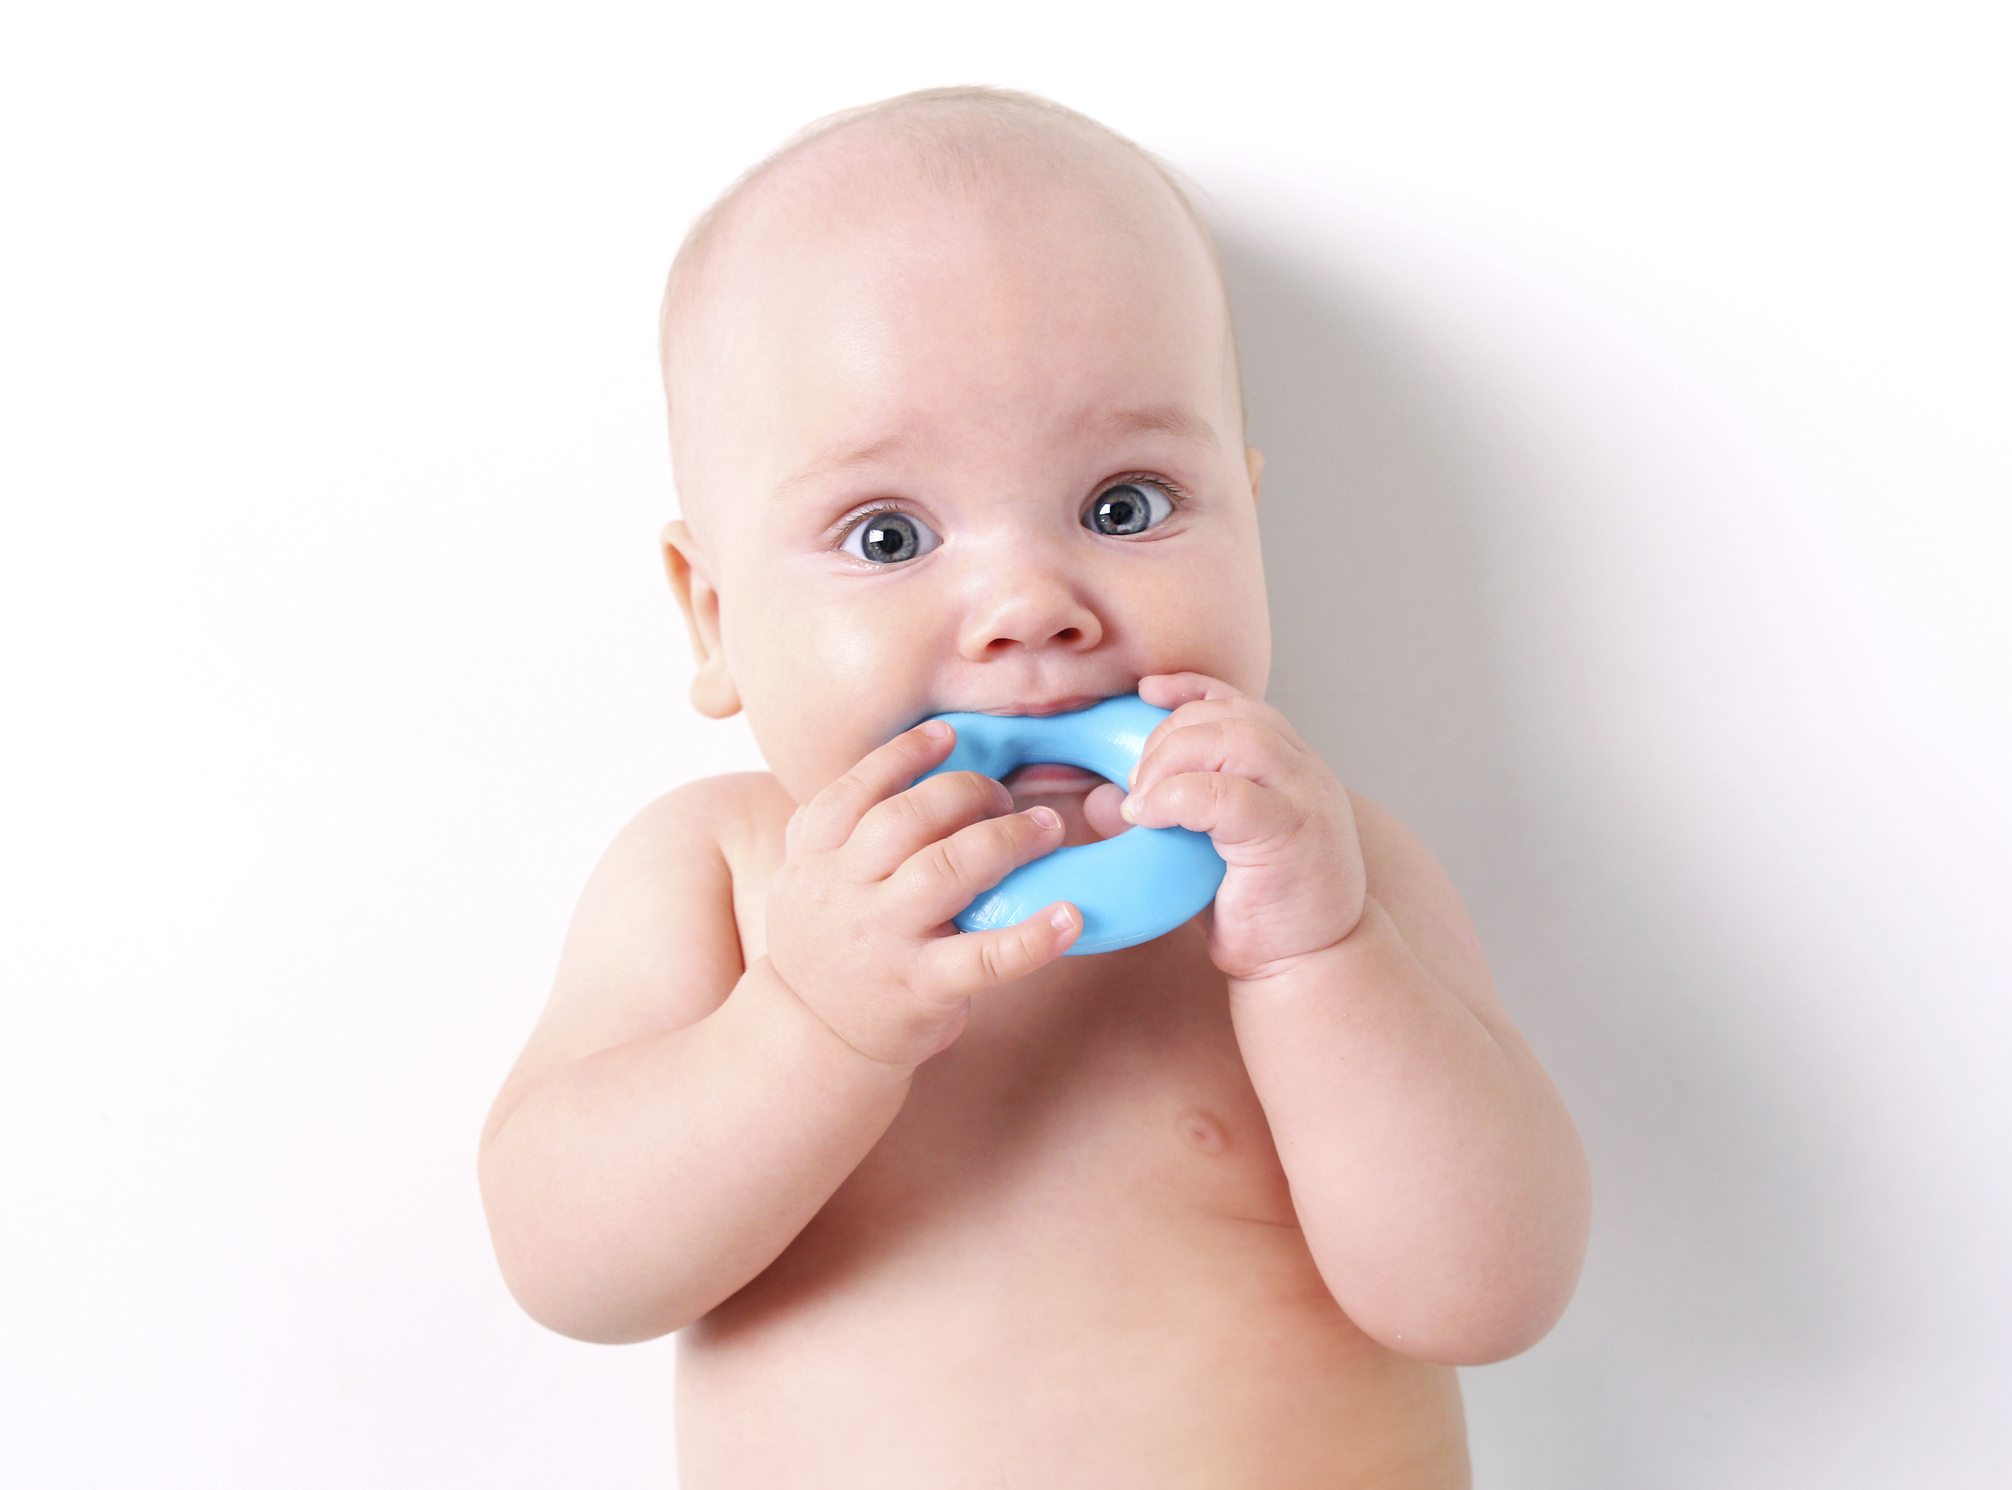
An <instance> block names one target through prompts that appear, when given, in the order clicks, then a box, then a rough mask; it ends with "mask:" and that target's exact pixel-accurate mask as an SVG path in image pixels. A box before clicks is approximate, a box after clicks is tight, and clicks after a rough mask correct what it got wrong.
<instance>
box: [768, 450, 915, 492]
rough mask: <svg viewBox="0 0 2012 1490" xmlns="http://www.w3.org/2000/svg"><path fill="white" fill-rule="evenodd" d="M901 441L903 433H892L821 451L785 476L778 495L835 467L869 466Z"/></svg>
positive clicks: (836, 468) (802, 484)
mask: <svg viewBox="0 0 2012 1490" xmlns="http://www.w3.org/2000/svg"><path fill="white" fill-rule="evenodd" d="M901 444H902V438H901V436H900V435H889V436H887V437H886V438H885V439H880V440H875V441H873V442H872V443H870V444H866V445H861V446H859V447H857V448H856V449H852V450H839V451H834V452H832V453H830V454H827V455H820V456H818V457H817V458H816V459H815V460H813V461H812V462H811V463H810V464H809V465H807V466H804V467H802V468H801V469H799V470H797V471H795V472H793V473H792V474H790V475H788V476H785V477H783V479H782V481H781V482H780V483H779V484H778V485H777V487H776V489H775V498H776V500H777V501H782V500H784V499H785V498H787V497H788V496H789V495H790V493H792V492H794V491H795V490H796V489H797V488H798V487H800V486H806V485H808V484H810V483H811V482H813V481H816V480H817V479H819V478H820V477H823V476H829V475H831V474H832V473H833V472H835V471H849V470H852V469H853V468H855V467H857V466H870V465H873V464H874V463H875V462H877V461H882V460H885V459H886V458H887V457H888V456H889V455H892V454H893V453H894V452H895V451H896V450H897V449H899V448H900V446H901Z"/></svg>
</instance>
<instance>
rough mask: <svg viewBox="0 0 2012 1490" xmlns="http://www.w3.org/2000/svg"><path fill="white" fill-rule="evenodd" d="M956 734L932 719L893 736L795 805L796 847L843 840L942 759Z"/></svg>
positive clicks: (830, 845) (822, 846) (825, 847)
mask: <svg viewBox="0 0 2012 1490" xmlns="http://www.w3.org/2000/svg"><path fill="white" fill-rule="evenodd" d="M956 743H957V732H956V731H955V730H953V729H952V728H951V727H950V726H949V725H947V724H944V723H943V722H942V721H941V720H936V719H932V720H930V721H929V722H928V723H927V724H919V725H917V726H916V727H915V728H914V729H912V730H908V731H905V732H904V733H902V734H898V735H896V736H895V737H894V738H893V739H892V740H889V741H888V742H887V743H886V744H885V745H883V746H881V747H880V748H879V749H878V750H874V751H869V752H868V753H867V755H866V757H865V759H863V760H861V761H860V763H859V764H858V765H856V766H854V767H853V768H852V769H851V770H850V771H848V772H846V773H845V775H843V776H841V777H839V778H838V780H836V781H834V782H833V783H832V784H831V785H830V786H828V787H826V788H825V789H824V790H823V791H821V792H819V793H818V794H817V795H816V796H814V797H812V798H811V799H810V801H808V802H806V803H805V804H804V805H803V807H802V808H800V809H799V812H800V814H801V815H800V818H799V819H798V820H797V823H796V830H795V845H796V846H797V847H800V848H803V849H807V850H809V851H811V852H813V853H820V852H827V851H829V850H831V849H835V848H837V847H839V846H840V845H841V844H843V843H844V842H845V841H846V840H847V839H848V838H850V837H851V836H852V830H853V829H854V828H856V827H858V826H859V820H860V819H861V818H863V817H865V816H866V814H867V813H869V812H871V811H872V810H873V808H874V807H875V806H876V805H877V804H878V803H880V802H882V801H885V800H886V799H887V798H888V797H891V796H893V795H894V794H895V793H896V792H898V791H901V790H902V789H904V788H905V787H907V786H908V784H909V783H910V782H912V781H914V780H915V778H916V777H918V776H920V775H921V774H922V773H923V772H925V771H927V770H929V769H930V768H931V767H933V766H938V765H941V764H942V763H943V760H944V758H945V757H946V756H948V755H949V754H950V749H951V747H952V746H953V745H955V744H956Z"/></svg>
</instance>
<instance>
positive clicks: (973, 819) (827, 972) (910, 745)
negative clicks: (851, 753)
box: [768, 720, 1083, 1066]
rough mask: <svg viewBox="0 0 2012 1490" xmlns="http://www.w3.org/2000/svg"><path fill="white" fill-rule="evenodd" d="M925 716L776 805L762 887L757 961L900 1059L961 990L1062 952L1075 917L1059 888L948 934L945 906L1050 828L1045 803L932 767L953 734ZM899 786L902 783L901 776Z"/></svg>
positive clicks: (941, 1024) (1046, 846)
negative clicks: (781, 844) (1059, 897)
mask: <svg viewBox="0 0 2012 1490" xmlns="http://www.w3.org/2000/svg"><path fill="white" fill-rule="evenodd" d="M956 738H957V737H956V733H955V731H953V730H952V729H951V727H950V726H949V725H947V724H943V723H940V722H938V721H934V720H932V721H931V722H929V723H928V724H924V725H920V726H918V727H917V728H915V729H912V730H910V731H908V733H906V734H904V735H899V736H897V737H896V738H895V739H893V740H891V741H889V742H888V743H887V744H885V745H883V746H881V747H880V748H879V749H878V750H876V751H874V752H873V753H872V754H870V755H868V756H867V757H866V758H865V759H864V760H862V761H861V762H860V763H859V764H858V765H857V766H855V767H854V768H853V769H852V771H851V772H850V773H849V774H848V775H845V776H842V777H840V778H839V779H838V780H837V781H835V782H833V783H832V784H831V785H830V786H828V787H826V788H825V789H824V790H823V791H821V792H819V793H818V794H817V795H816V796H815V797H813V798H811V800H810V801H809V802H807V803H805V804H804V805H803V806H802V807H800V808H798V809H797V811H796V814H795V815H794V816H793V817H791V818H790V821H789V831H788V834H787V837H786V839H785V849H786V858H785V859H784V861H783V866H782V868H781V869H779V870H778V871H777V872H776V877H775V880H774V883H773V885H772V887H771V888H770V891H769V901H768V937H769V952H768V955H769V962H770V965H771V966H772V967H773V968H774V969H775V971H776V973H777V975H778V976H780V977H781V978H782V980H783V982H784V983H786V984H788V985H789V987H790V989H791V990H792V991H793V992H794V993H795V994H796V996H797V997H798V998H799V999H801V1000H802V1001H803V1002H804V1003H805V1004H807V1005H808V1006H809V1007H810V1008H811V1009H812V1010H813V1011H814V1012H815V1013H816V1014H817V1015H818V1016H819V1017H820V1018H821V1019H823V1020H824V1022H825V1023H826V1024H828V1025H830V1026H831V1028H832V1029H833V1031H835V1032H836V1033H837V1035H838V1036H839V1038H840V1039H842V1040H844V1041H845V1042H846V1043H847V1044H848V1045H850V1046H852V1048H853V1049H855V1050H857V1051H859V1052H860V1054H862V1055H865V1056H868V1057H870V1058H872V1059H873V1060H877V1061H883V1062H885V1063H887V1064H889V1065H894V1066H912V1065H916V1064H918V1063H920V1062H921V1061H924V1060H926V1059H928V1058H929V1057H930V1056H932V1055H934V1054H936V1052H938V1051H939V1050H941V1049H943V1048H944V1047H945V1046H946V1045H948V1044H949V1043H950V1042H951V1041H952V1040H955V1039H956V1038H957V1036H958V1034H959V1032H960V1031H962V1030H963V1028H964V1022H965V1020H966V1018H967V1017H968V1016H969V1013H970V1002H971V996H972V995H973V994H974V993H980V992H982V991H984V990H985V989H987V988H994V987H997V986H998V985H999V984H1001V983H1010V982H1011V981H1012V980H1013V979H1015V978H1021V977H1025V976H1026V975H1027V974H1028V973H1031V972H1033V971H1034V970H1035V969H1036V968H1038V967H1041V966H1042V965H1043V964H1045V963H1048V962H1052V961H1053V960H1054V959H1055V958H1057V957H1060V956H1061V955H1062V953H1063V952H1064V951H1065V950H1066V949H1067V948H1068V946H1069V944H1070V943H1071V942H1073V941H1074V940H1075V939H1076V934H1077V933H1078V932H1079V931H1081V930H1082V928H1083V917H1082V913H1081V912H1079V911H1078V910H1077V909H1076V907H1074V906H1072V905H1070V904H1068V903H1067V902H1065V901H1058V902H1057V903H1056V904H1054V905H1051V906H1049V907H1047V908H1046V909H1045V910H1043V911H1041V912H1039V913H1038V914H1036V915H1033V916H1030V917H1028V918H1027V919H1026V920H1025V921H1022V922H1021V923H1020V924H1019V925H1017V926H1007V927H1002V928H1000V929H998V930H995V931H981V932H973V933H969V934H960V933H958V931H957V928H956V927H954V926H953V925H951V924H950V919H951V917H953V916H955V915H956V914H957V913H958V912H959V911H961V910H963V909H964V907H965V906H966V905H968V904H970V903H971V901H972V900H973V899H975V898H976V897H977V896H978V895H979V894H981V893H982V892H983V891H986V890H989V889H991V888H992V886H994V885H996V884H998V883H999V881H1000V880H1002V879H1004V878H1005V877H1006V876H1007V874H1008V873H1010V872H1011V871H1012V870H1014V869H1016V868H1018V867H1019V866H1020V865H1022V864H1025V863H1026V862H1027V861H1028V860H1030V859H1037V858H1039V857H1040V856H1041V855H1042V854H1045V853H1047V852H1048V851H1049V850H1051V849H1054V848H1058V847H1060V846H1061V843H1062V819H1061V817H1060V816H1059V815H1058V814H1057V813H1056V812H1055V811H1054V810H1053V809H1052V808H1048V807H1034V808H1030V809H1029V810H1028V811H1026V812H1015V811H1013V799H1012V796H1011V794H1010V793H1008V792H1007V790H1006V788H1005V787H1003V786H1001V785H1000V784H999V783H998V782H996V781H993V780H991V779H989V778H987V777H984V776H979V775H976V774H974V773H972V772H969V771H955V772H950V773H947V774H945V775H942V776H932V777H931V778H930V779H929V780H927V781H925V782H923V783H921V784H920V785H919V786H909V783H910V782H912V781H914V780H915V778H916V777H918V776H920V775H921V774H922V773H923V772H924V771H927V770H929V769H931V768H932V767H934V766H937V765H940V764H941V763H942V762H943V760H944V759H945V757H947V756H948V755H949V754H950V750H951V747H952V745H954V744H955V743H956ZM903 788H906V790H903Z"/></svg>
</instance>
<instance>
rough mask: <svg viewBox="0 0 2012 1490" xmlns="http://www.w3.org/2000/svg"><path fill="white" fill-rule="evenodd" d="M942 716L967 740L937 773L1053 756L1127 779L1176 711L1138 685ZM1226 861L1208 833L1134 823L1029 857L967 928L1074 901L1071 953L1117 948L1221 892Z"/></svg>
mask: <svg viewBox="0 0 2012 1490" xmlns="http://www.w3.org/2000/svg"><path fill="white" fill-rule="evenodd" d="M936 717H937V718H939V719H941V720H942V721H943V722H944V723H945V724H947V725H949V726H950V727H951V728H953V729H954V730H956V731H957V746H956V748H955V749H954V750H952V751H951V752H950V758H949V759H948V760H946V761H945V762H944V763H943V764H942V765H940V766H938V767H937V768H936V769H935V770H934V771H931V772H929V776H940V775H942V774H943V773H944V772H945V771H976V772H977V773H978V774H979V775H981V776H990V777H992V778H993V779H994V780H997V779H999V778H1000V777H1003V776H1005V775H1007V774H1008V773H1009V772H1011V771H1012V770H1013V769H1014V768H1015V767H1017V766H1032V765H1043V764H1053V765H1064V766H1080V767H1081V768H1082V769H1083V770H1085V771H1095V772H1096V773H1097V774H1098V775H1099V776H1103V777H1107V778H1109V779H1110V780H1112V781H1115V782H1118V783H1119V784H1120V785H1122V784H1123V783H1124V782H1125V780H1126V778H1128V777H1129V776H1130V775H1131V774H1132V768H1133V767H1134V766H1136V765H1137V764H1138V763H1139V752H1140V751H1141V750H1143V749H1144V748H1145V745H1146V736H1148V735H1150V734H1151V733H1152V732H1153V728H1154V726H1156V725H1157V724H1158V723H1159V722H1160V721H1161V720H1162V719H1165V718H1166V717H1167V711H1166V710H1165V709H1156V708H1154V707H1153V706H1152V705H1151V704H1149V703H1147V702H1146V701H1145V700H1144V699H1142V698H1140V697H1139V696H1138V695H1137V694H1132V695H1130V696H1128V697H1125V698H1107V699H1105V700H1104V701H1103V702H1102V703H1101V704H1097V705H1094V706H1093V707H1091V708H1088V709H1083V710H1080V711H1078V712H1076V713H1074V714H1049V715H1044V716H1041V717H1035V716H1033V715H999V714H939V715H937V716H936ZM922 779H923V780H925V781H926V780H928V776H925V777H923V778H922ZM1225 867H1226V866H1225V865H1224V864H1223V861H1222V858H1221V856H1220V855H1218V854H1217V853H1216V848H1215V845H1214V844H1213V843H1210V842H1209V836H1208V834H1206V833H1191V832H1189V831H1188V830H1187V829H1186V828H1133V829H1131V830H1130V831H1128V832H1124V833H1120V834H1119V835H1118V836H1117V837H1116V838H1107V839H1105V840H1104V841H1103V842H1102V843H1085V844H1080V845H1078V846H1077V847H1075V848H1058V849H1056V850H1054V851H1053V852H1052V853H1049V854H1046V855H1043V856H1042V857H1041V858H1039V859H1036V860H1034V862H1033V863H1031V864H1022V865H1021V866H1020V867H1019V868H1018V869H1016V870H1014V871H1013V872H1012V873H1011V874H1009V875H1007V876H1006V878H1005V879H1003V880H1001V881H1000V882H999V883H998V884H997V885H995V886H993V887H992V888H991V889H990V890H988V891H986V892H985V893H984V894H983V895H980V896H979V897H978V898H977V899H976V900H974V901H972V902H971V904H969V905H967V906H966V907H965V908H964V910H963V912H962V913H961V914H960V915H958V916H957V918H956V921H957V927H958V929H959V930H960V931H989V930H991V929H992V928H993V927H995V926H1014V925H1018V924H1019V923H1020V922H1022V921H1024V920H1026V919H1027V918H1028V917H1029V916H1031V915H1033V914H1034V912H1036V911H1038V910H1040V909H1041V908H1042V907H1043V906H1047V905H1053V904H1054V903H1055V902H1056V901H1058V900H1067V901H1070V902H1072V903H1073V904H1074V905H1075V906H1076V908H1077V909H1078V910H1080V911H1082V913H1083V934H1082V935H1081V936H1079V937H1077V938H1076V941H1075V944H1074V945H1073V946H1071V947H1070V948H1069V952H1068V955H1069V956H1071V957H1076V956H1080V955H1083V954H1086V953H1091V952H1115V951H1117V950H1118V949H1119V948H1120V947H1132V946H1136V945H1138V944H1139V943H1140V942H1149V941H1151V940H1152V939H1153V938H1154V937H1157V936H1165V935H1166V934H1167V933H1168V932H1170V931H1172V930H1173V929H1174V928H1175V927H1176V926H1179V925H1180V924H1181V923H1182V922H1183V921H1186V920H1187V919H1188V918H1189V917H1191V916H1193V915H1194V914H1195V913H1196V912H1197V911H1199V910H1200V909H1201V908H1202V907H1203V906H1205V905H1207V904H1208V903H1209V902H1210V901H1211V900H1214V899H1215V898H1216V888H1217V887H1218V886H1219V885H1221V884H1222V882H1223V872H1224V869H1225Z"/></svg>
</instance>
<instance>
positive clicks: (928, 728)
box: [922, 719, 950, 744]
mask: <svg viewBox="0 0 2012 1490" xmlns="http://www.w3.org/2000/svg"><path fill="white" fill-rule="evenodd" d="M922 733H924V734H925V735H927V736H929V738H930V739H932V740H934V741H936V742H937V743H938V744H941V743H942V742H943V741H945V740H947V739H949V738H950V726H949V725H947V724H945V723H944V722H943V721H942V720H941V719H932V720H930V721H929V723H927V724H925V725H923V726H922Z"/></svg>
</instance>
